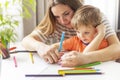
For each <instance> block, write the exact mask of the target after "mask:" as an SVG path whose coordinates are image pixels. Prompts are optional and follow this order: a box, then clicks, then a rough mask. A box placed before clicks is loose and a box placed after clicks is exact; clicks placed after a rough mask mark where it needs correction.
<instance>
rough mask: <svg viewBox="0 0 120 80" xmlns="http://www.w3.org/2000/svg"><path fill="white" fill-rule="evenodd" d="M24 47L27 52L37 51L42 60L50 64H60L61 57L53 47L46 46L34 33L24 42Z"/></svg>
mask: <svg viewBox="0 0 120 80" xmlns="http://www.w3.org/2000/svg"><path fill="white" fill-rule="evenodd" d="M22 45H23V47H25V48H26V49H27V50H36V51H37V53H38V54H39V56H40V57H41V58H43V59H44V60H45V61H47V62H49V63H56V62H58V60H59V58H60V55H59V54H58V53H56V52H55V51H54V50H52V49H53V47H52V46H51V45H46V44H45V43H43V42H42V41H41V39H40V38H39V37H38V35H36V34H35V33H34V32H32V33H31V34H29V35H28V36H26V37H25V38H24V39H23V40H22Z"/></svg>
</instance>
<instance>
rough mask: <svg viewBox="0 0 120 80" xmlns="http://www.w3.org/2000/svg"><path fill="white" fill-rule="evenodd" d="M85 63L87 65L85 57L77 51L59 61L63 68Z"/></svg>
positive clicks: (67, 54)
mask: <svg viewBox="0 0 120 80" xmlns="http://www.w3.org/2000/svg"><path fill="white" fill-rule="evenodd" d="M85 63H87V59H86V57H85V55H84V54H82V53H80V52H77V51H71V52H69V53H66V54H64V55H63V56H62V57H61V61H60V65H61V66H63V67H75V66H79V65H82V64H85Z"/></svg>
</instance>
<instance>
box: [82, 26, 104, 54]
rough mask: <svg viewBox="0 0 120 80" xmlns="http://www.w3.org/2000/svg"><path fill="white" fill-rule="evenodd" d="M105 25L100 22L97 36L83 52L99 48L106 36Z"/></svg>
mask: <svg viewBox="0 0 120 80" xmlns="http://www.w3.org/2000/svg"><path fill="white" fill-rule="evenodd" d="M105 28H106V27H105V26H104V25H103V24H100V25H98V26H97V28H96V29H97V36H96V37H95V38H94V39H93V40H92V41H91V43H90V44H89V45H88V46H87V47H86V48H85V49H84V51H83V53H86V52H91V51H95V50H97V49H98V48H99V45H100V44H101V42H102V40H103V38H104V36H105Z"/></svg>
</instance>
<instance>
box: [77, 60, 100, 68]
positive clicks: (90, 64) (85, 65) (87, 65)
mask: <svg viewBox="0 0 120 80" xmlns="http://www.w3.org/2000/svg"><path fill="white" fill-rule="evenodd" d="M99 64H101V62H99V61H98V62H93V63H89V64H84V65H81V66H76V67H75V68H86V67H91V66H95V65H99Z"/></svg>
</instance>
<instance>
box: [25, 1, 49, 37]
mask: <svg viewBox="0 0 120 80" xmlns="http://www.w3.org/2000/svg"><path fill="white" fill-rule="evenodd" d="M47 4H48V1H47V0H36V5H37V6H36V12H35V13H34V12H32V11H31V14H32V17H31V18H29V19H23V37H25V36H26V35H28V34H30V33H31V32H32V31H33V29H34V28H35V27H36V26H37V25H38V24H39V23H40V21H41V20H42V19H43V17H44V15H45V12H46V8H47Z"/></svg>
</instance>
